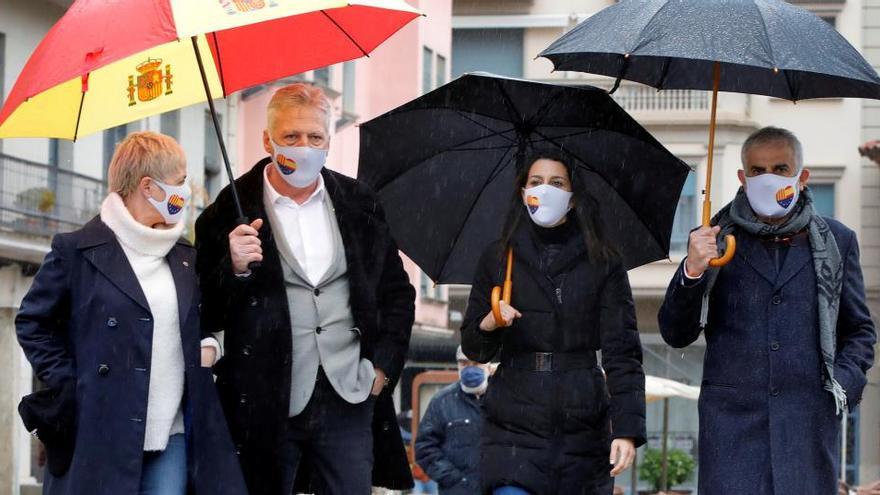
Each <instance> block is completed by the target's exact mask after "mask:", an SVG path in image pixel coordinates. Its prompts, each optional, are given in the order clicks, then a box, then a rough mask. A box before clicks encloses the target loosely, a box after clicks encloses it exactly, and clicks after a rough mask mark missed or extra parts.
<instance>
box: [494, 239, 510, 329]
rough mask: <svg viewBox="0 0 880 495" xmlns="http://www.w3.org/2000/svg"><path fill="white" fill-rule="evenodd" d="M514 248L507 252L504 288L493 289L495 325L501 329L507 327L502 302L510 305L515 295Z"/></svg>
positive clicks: (496, 287)
mask: <svg viewBox="0 0 880 495" xmlns="http://www.w3.org/2000/svg"><path fill="white" fill-rule="evenodd" d="M512 272H513V248H511V249H508V250H507V274H506V275H505V277H504V286H503V288H502V287H501V286H497V285H496V286H495V287H492V316H493V317H494V318H495V324H496V325H497V326H499V327H503V326H506V325H505V324H504V317H503V316H501V301H505V302H507V303H508V304H510V297H511V295H512V293H513V280H512Z"/></svg>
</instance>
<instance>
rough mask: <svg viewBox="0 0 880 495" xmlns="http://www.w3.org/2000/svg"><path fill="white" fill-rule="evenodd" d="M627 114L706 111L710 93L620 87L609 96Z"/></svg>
mask: <svg viewBox="0 0 880 495" xmlns="http://www.w3.org/2000/svg"><path fill="white" fill-rule="evenodd" d="M611 96H612V98H614V100H615V101H616V102H617V103H618V104H619V105H620V106H622V107H623V108H624V109H625V110H626V111H628V112H640V111H667V112H668V111H682V110H708V109H709V98H710V97H711V93H709V92H707V91H696V90H690V89H667V90H663V91H657V90H656V89H654V88H651V87H648V86H636V85H628V84H625V85H621V86H620V87H619V88H618V89H617V91H615V92H614V94H613V95H611Z"/></svg>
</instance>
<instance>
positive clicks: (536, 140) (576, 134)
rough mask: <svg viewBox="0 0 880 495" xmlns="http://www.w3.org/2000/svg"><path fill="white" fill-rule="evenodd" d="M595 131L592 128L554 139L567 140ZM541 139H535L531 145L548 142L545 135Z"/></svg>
mask: <svg viewBox="0 0 880 495" xmlns="http://www.w3.org/2000/svg"><path fill="white" fill-rule="evenodd" d="M594 130H595V129H593V128H592V127H590V128H587V129H584V130H581V131H578V132H572V133H571V134H562V135H560V136H555V137H554V138H553V139H565V138H570V137H575V136H580V135H581V134H589V133H591V132H593V131H594ZM541 138H542V139H533V140H531V141H530V143H531V144H538V143H543V142H546V141H547V138H546V137H545V136H544V135H543V134H541ZM554 144H555V143H554Z"/></svg>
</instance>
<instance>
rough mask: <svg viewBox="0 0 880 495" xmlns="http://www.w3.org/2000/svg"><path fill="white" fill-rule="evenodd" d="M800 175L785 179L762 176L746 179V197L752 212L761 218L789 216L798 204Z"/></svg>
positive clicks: (775, 176) (776, 176)
mask: <svg viewBox="0 0 880 495" xmlns="http://www.w3.org/2000/svg"><path fill="white" fill-rule="evenodd" d="M799 180H800V174H798V175H796V176H794V177H783V176H781V175H776V174H761V175H756V176H755V177H746V187H745V189H746V197H748V198H749V204H750V205H752V210H753V211H754V212H755V213H756V214H757V215H758V216H760V217H766V218H781V217H784V216H785V215H788V214H789V213H790V212H791V210H792V209H794V207H795V205H796V204H797V202H798V197H799V196H800V187H798V181H799Z"/></svg>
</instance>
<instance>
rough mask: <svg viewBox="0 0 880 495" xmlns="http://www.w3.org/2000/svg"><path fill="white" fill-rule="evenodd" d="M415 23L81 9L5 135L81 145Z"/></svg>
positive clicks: (391, 0)
mask: <svg viewBox="0 0 880 495" xmlns="http://www.w3.org/2000/svg"><path fill="white" fill-rule="evenodd" d="M419 15H420V14H419V12H418V11H417V10H416V9H414V8H413V7H411V6H410V5H409V4H407V3H406V2H405V1H404V0H350V1H341V0H152V1H145V0H78V1H76V2H75V3H74V4H73V5H72V6H71V7H70V9H68V11H67V13H65V15H64V16H63V17H62V18H61V19H60V20H59V21H58V22H57V23H56V24H55V26H53V27H52V29H51V30H50V31H49V33H48V34H47V35H46V37H45V38H44V39H43V41H42V42H41V43H40V45H39V46H38V47H37V49H36V50H35V51H34V53H33V55H31V58H30V60H28V62H27V65H25V67H24V70H23V71H22V73H21V75H20V76H19V78H18V80H17V81H16V83H15V86H14V87H13V88H12V91H11V93H10V94H9V97H8V98H7V101H6V104H5V105H4V106H3V108H2V110H0V138H9V137H53V138H64V139H71V140H75V139H77V138H78V137H80V136H84V135H86V134H89V133H93V132H96V131H100V130H103V129H107V128H110V127H114V126H117V125H121V124H124V123H127V122H132V121H135V120H138V119H142V118H144V117H148V116H150V115H155V114H158V113H162V112H166V111H169V110H174V109H177V108H181V107H184V106H187V105H192V104H194V103H199V102H203V101H205V100H206V99H207V98H206V89H209V90H210V94H211V95H213V96H214V97H217V96H225V95H228V94H230V93H232V92H234V91H237V90H240V89H243V88H246V87H249V86H254V85H257V84H261V83H264V82H267V81H272V80H275V79H279V78H282V77H285V76H290V75H293V74H297V73H300V72H304V71H307V70H311V69H315V68H318V67H323V66H326V65H330V64H334V63H339V62H343V61H346V60H351V59H355V58H358V57H361V56H363V55H367V54H368V53H369V52H370V51H372V50H373V49H375V48H376V47H377V46H378V45H379V44H381V43H382V42H383V41H384V40H385V39H387V38H388V37H389V36H391V35H392V34H394V33H395V32H396V31H397V30H399V29H400V28H402V27H403V26H405V25H406V24H407V23H408V22H410V21H412V20H413V19H415V18H416V17H418V16H419ZM208 53H210V54H211V56H210V57H208V56H207V54H208ZM198 58H202V59H203V61H204V62H205V63H204V78H203V76H202V74H200V71H199V63H198Z"/></svg>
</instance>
